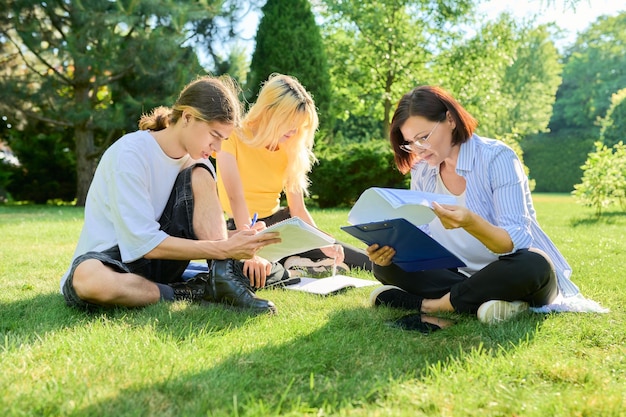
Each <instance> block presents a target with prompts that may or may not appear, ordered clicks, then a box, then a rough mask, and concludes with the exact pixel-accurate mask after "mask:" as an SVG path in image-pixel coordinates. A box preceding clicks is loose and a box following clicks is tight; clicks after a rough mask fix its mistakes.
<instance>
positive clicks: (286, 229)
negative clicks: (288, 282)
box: [256, 217, 335, 262]
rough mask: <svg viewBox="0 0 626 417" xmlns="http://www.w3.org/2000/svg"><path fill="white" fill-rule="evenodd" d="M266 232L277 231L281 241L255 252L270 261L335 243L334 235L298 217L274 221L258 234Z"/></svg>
mask: <svg viewBox="0 0 626 417" xmlns="http://www.w3.org/2000/svg"><path fill="white" fill-rule="evenodd" d="M268 232H279V233H280V238H281V242H280V243H275V244H272V245H267V246H265V247H263V248H261V249H259V251H258V252H257V253H256V254H257V255H258V256H260V257H262V258H265V259H267V260H268V261H270V262H276V261H278V260H280V259H283V258H285V257H287V256H291V255H295V254H298V253H302V252H306V251H309V250H311V249H318V248H321V247H324V246H329V245H332V244H334V243H335V238H334V237H332V236H331V235H329V234H328V233H326V232H323V231H321V230H320V229H318V228H317V227H314V226H311V225H310V224H308V223H307V222H305V221H304V220H302V219H301V218H299V217H290V218H289V219H286V220H283V221H281V222H278V223H275V224H273V225H271V226H269V227H268V228H267V229H264V230H262V231H260V232H259V234H264V233H268Z"/></svg>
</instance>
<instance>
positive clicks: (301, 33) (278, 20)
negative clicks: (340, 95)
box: [246, 0, 331, 128]
mask: <svg viewBox="0 0 626 417" xmlns="http://www.w3.org/2000/svg"><path fill="white" fill-rule="evenodd" d="M261 11H262V13H263V17H262V18H261V21H260V22H259V27H258V30H257V34H256V47H255V49H254V52H253V54H252V61H251V63H250V73H249V74H248V82H247V84H246V85H247V90H248V91H249V92H250V95H249V99H250V100H251V101H254V100H255V99H256V96H257V95H258V92H259V89H260V87H261V84H262V83H263V82H264V81H265V80H267V78H268V77H269V75H270V74H272V73H275V72H277V73H281V74H288V75H291V76H293V77H295V78H297V79H298V80H299V81H300V82H301V83H302V85H303V86H304V87H305V88H306V89H307V90H308V91H310V92H311V94H312V96H313V99H314V100H315V104H316V106H317V108H318V111H319V116H320V126H321V127H322V128H327V127H329V123H330V119H329V111H330V104H331V102H330V94H331V93H330V92H331V86H330V78H329V75H328V63H327V59H326V52H325V50H324V44H323V42H322V37H321V34H320V30H319V27H318V26H317V24H316V23H315V17H314V16H313V12H312V11H311V5H310V4H309V2H308V0H268V1H267V3H265V5H264V6H263V8H262V9H261Z"/></svg>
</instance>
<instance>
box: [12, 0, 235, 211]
mask: <svg viewBox="0 0 626 417" xmlns="http://www.w3.org/2000/svg"><path fill="white" fill-rule="evenodd" d="M222 3H223V1H222V0H214V1H209V0H205V1H199V2H186V1H176V0H140V1H138V0H134V1H132V0H124V1H115V2H111V1H100V0H80V1H78V0H76V1H74V0H64V1H61V0H53V1H49V2H39V1H35V0H23V1H16V0H9V1H8V2H7V3H5V4H6V7H4V8H3V9H2V11H1V12H0V30H1V32H0V41H1V42H2V44H3V45H5V44H10V45H12V48H7V47H3V48H2V53H3V57H2V59H3V60H5V59H7V56H6V55H4V54H5V53H8V52H10V53H12V55H11V59H10V61H9V62H10V63H11V64H12V65H13V67H12V68H11V69H10V76H8V77H6V78H5V77H3V78H2V80H0V88H1V89H2V91H3V92H4V94H5V95H6V97H8V98H9V99H8V100H6V101H5V100H3V104H4V105H3V106H2V108H3V110H4V112H5V114H7V116H9V117H10V119H11V120H12V121H13V122H14V123H13V124H14V125H15V126H16V128H23V124H22V123H31V122H32V123H34V122H35V121H37V122H43V123H45V124H46V125H49V126H54V127H55V128H59V127H60V128H63V129H67V130H69V131H71V132H72V134H71V135H70V137H71V140H72V141H73V143H68V144H66V146H67V147H68V148H70V149H72V150H73V152H74V153H75V161H76V173H77V191H76V196H77V204H79V205H82V204H84V201H85V197H86V194H87V190H88V188H89V184H90V183H91V179H92V177H93V173H94V170H95V167H96V165H97V162H98V158H99V156H100V155H101V153H102V152H103V150H104V149H105V148H106V147H107V146H108V145H109V144H110V143H111V142H112V140H114V139H115V138H117V137H118V136H119V135H120V134H121V133H123V132H124V131H125V130H130V129H134V128H136V120H137V118H138V117H139V113H141V112H142V111H148V110H150V108H151V107H154V106H155V105H157V104H168V103H170V102H173V100H174V99H175V95H176V94H177V92H178V91H179V90H180V88H181V87H182V86H183V85H184V84H185V83H187V82H189V81H190V80H191V79H192V78H193V77H195V76H196V75H197V74H201V73H203V72H204V71H203V69H202V68H201V67H200V65H199V63H198V60H197V57H196V54H195V52H194V51H193V49H192V48H191V46H188V45H189V41H190V39H193V38H194V37H202V36H204V37H208V36H209V35H210V33H211V31H212V30H213V29H212V27H213V26H212V24H211V22H212V20H213V19H214V18H215V17H216V16H217V15H218V14H219V13H220V8H221V6H222ZM186 45H187V46H186ZM129 115H133V116H132V117H131V118H129ZM131 119H132V120H131ZM66 136H67V135H61V137H66Z"/></svg>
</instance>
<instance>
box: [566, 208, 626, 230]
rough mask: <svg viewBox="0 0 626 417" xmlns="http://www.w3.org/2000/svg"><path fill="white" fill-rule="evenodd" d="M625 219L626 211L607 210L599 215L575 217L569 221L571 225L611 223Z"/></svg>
mask: <svg viewBox="0 0 626 417" xmlns="http://www.w3.org/2000/svg"><path fill="white" fill-rule="evenodd" d="M625 220H626V212H625V211H609V212H604V213H602V215H600V216H595V215H591V216H587V217H575V218H573V219H572V220H571V221H570V224H571V225H572V226H573V227H576V226H590V225H591V226H593V225H599V224H600V225H601V224H606V225H611V224H619V223H622V222H623V221H625Z"/></svg>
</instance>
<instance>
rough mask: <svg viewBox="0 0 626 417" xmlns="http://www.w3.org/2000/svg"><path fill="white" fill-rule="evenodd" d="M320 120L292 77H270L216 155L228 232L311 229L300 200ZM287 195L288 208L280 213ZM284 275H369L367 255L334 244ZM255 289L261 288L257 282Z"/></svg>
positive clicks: (290, 263) (289, 263)
mask: <svg viewBox="0 0 626 417" xmlns="http://www.w3.org/2000/svg"><path fill="white" fill-rule="evenodd" d="M317 127H318V115H317V111H316V109H315V103H314V101H313V99H312V98H311V95H310V94H309V93H308V92H307V91H306V89H305V88H304V86H302V84H300V82H299V81H298V80H296V79H295V78H294V77H291V76H289V75H284V74H272V75H270V77H269V78H268V80H267V81H266V82H265V83H264V84H263V86H262V88H261V91H260V92H259V96H258V98H257V100H256V102H255V103H254V104H253V105H252V106H251V108H250V109H249V111H248V112H247V114H246V115H245V117H244V119H243V122H242V127H241V129H239V130H237V131H235V132H233V134H232V135H231V136H230V137H229V140H228V141H226V142H224V144H223V145H222V150H221V152H219V153H218V154H217V171H218V191H219V196H220V200H221V203H222V206H223V207H224V211H225V212H226V214H227V216H228V217H229V228H230V229H237V230H240V229H242V228H245V227H246V225H248V224H250V223H251V218H254V216H255V214H256V215H257V216H258V223H260V224H261V225H265V226H271V225H272V224H274V223H277V222H279V221H281V220H285V219H288V218H290V217H292V216H294V217H299V218H300V219H302V220H303V221H305V222H307V223H309V224H310V225H312V226H315V221H314V220H313V217H312V216H311V214H310V213H309V211H308V210H307V207H306V205H305V201H304V196H305V195H306V194H307V188H308V185H309V179H308V173H309V171H310V170H311V167H312V165H313V162H314V161H315V155H314V154H313V143H314V136H315V132H316V130H317ZM283 192H284V193H285V196H286V200H287V206H286V207H281V205H280V203H281V194H282V193H283ZM281 263H283V264H284V266H285V268H288V269H305V270H306V271H307V272H308V273H322V274H323V273H325V272H326V273H328V272H330V271H332V270H335V269H336V266H337V265H338V266H340V271H341V272H343V271H345V270H346V269H348V268H351V267H359V268H363V269H369V270H371V265H372V263H371V261H370V260H369V259H368V256H367V254H366V253H365V251H363V250H361V249H358V248H355V247H353V246H350V245H347V244H343V243H342V244H338V245H333V246H328V247H324V248H321V249H318V250H313V251H309V252H306V253H303V254H300V256H293V257H289V258H287V259H284V260H282V261H281ZM256 286H257V287H262V286H263V285H262V283H260V282H257V283H256Z"/></svg>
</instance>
